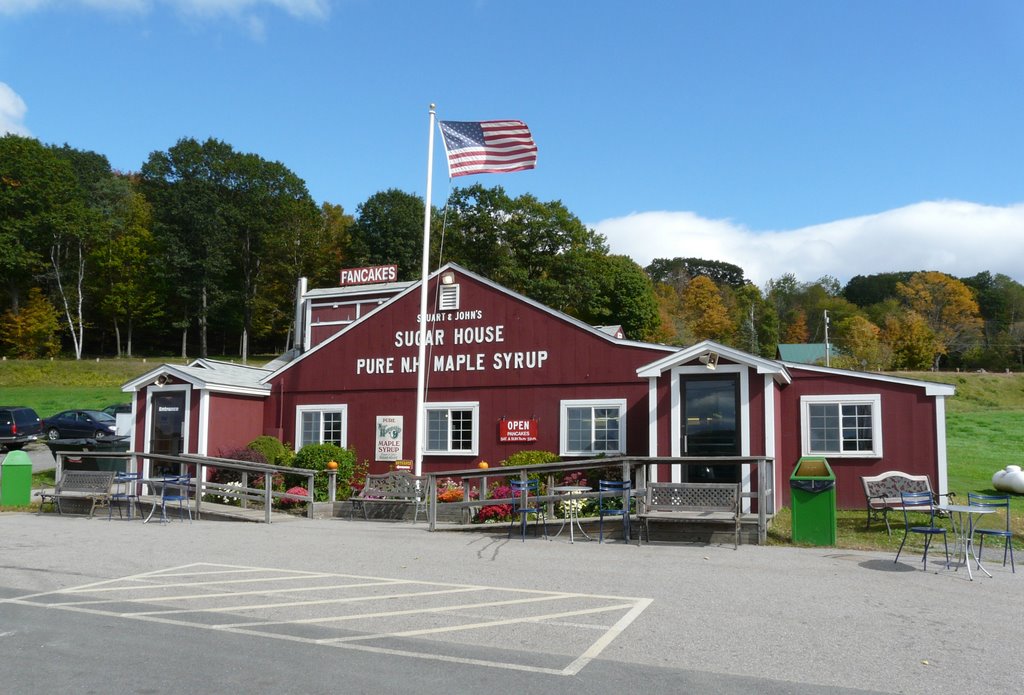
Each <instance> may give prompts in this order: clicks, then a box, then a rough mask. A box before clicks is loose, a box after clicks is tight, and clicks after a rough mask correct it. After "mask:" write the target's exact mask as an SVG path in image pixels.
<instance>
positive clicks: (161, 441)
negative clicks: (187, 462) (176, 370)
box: [149, 391, 185, 477]
mask: <svg viewBox="0 0 1024 695" xmlns="http://www.w3.org/2000/svg"><path fill="white" fill-rule="evenodd" d="M151 404H152V411H151V412H152V415H151V417H152V436H151V438H150V440H149V451H150V452H151V453H154V454H170V455H172V456H177V455H178V454H180V453H181V452H182V451H183V450H184V445H185V436H184V434H185V391H167V392H164V393H154V394H153V398H152V401H151ZM178 468H179V466H178V465H177V464H171V463H167V462H164V461H153V462H152V469H151V470H150V475H152V476H154V477H156V476H160V475H164V474H165V473H166V474H173V475H178V474H179V473H180V471H179V470H178Z"/></svg>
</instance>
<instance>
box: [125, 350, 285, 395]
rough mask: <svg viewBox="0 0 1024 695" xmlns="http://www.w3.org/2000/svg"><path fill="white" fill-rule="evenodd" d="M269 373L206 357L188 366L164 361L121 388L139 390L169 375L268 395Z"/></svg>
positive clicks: (216, 387)
mask: <svg viewBox="0 0 1024 695" xmlns="http://www.w3.org/2000/svg"><path fill="white" fill-rule="evenodd" d="M270 373H271V370H269V369H267V368H266V367H252V366H249V365H245V364H235V363H234V362H222V361H220V360H210V359H205V358H204V359H197V360H193V361H192V362H190V363H189V364H187V365H174V364H162V365H160V366H159V367H157V368H155V369H151V370H150V371H148V372H146V373H145V374H143V375H142V376H139V377H136V378H135V379H132V380H131V381H129V382H127V383H126V384H124V385H123V386H121V390H122V391H125V392H129V391H139V390H141V389H142V388H144V387H145V386H147V385H149V384H153V383H156V381H157V379H159V378H160V377H161V376H169V377H173V378H175V379H178V380H180V381H184V382H187V383H189V384H191V385H192V386H193V387H195V388H199V389H206V390H208V391H216V392H220V393H237V394H240V395H248V396H269V395H270V387H269V386H266V385H264V384H263V383H261V381H262V379H263V377H265V376H266V375H267V374H270Z"/></svg>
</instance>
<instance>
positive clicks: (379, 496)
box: [349, 471, 427, 523]
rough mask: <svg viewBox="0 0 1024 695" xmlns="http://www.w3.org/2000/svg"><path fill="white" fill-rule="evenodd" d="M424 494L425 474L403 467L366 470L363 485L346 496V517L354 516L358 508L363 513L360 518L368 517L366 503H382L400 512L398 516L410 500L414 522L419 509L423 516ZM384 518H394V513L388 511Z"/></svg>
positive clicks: (424, 506) (424, 511)
mask: <svg viewBox="0 0 1024 695" xmlns="http://www.w3.org/2000/svg"><path fill="white" fill-rule="evenodd" d="M426 495H427V479H426V477H425V476H421V475H413V474H412V473H407V472H405V471H391V472H389V473H381V474H378V475H373V474H370V475H367V476H366V482H365V484H364V485H363V489H362V490H360V491H359V493H358V494H356V495H354V496H353V497H352V498H351V499H350V502H351V503H352V513H351V514H350V516H349V518H352V517H354V516H355V513H356V510H357V509H358V510H359V511H361V512H362V513H363V518H364V519H366V520H367V521H369V519H370V516H369V513H368V512H367V509H366V507H367V505H384V506H385V507H390V508H392V509H393V510H400V512H401V514H402V517H400V518H404V516H405V510H406V509H407V508H408V506H409V505H410V504H414V505H416V511H415V513H414V514H413V519H412V520H413V523H416V521H417V520H418V519H419V515H420V511H421V510H422V511H423V513H424V518H426ZM388 518H395V514H390V515H389V516H388Z"/></svg>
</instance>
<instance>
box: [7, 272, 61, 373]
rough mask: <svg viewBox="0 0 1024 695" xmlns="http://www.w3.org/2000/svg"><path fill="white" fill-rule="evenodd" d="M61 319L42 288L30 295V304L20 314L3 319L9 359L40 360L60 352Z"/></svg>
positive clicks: (35, 288)
mask: <svg viewBox="0 0 1024 695" xmlns="http://www.w3.org/2000/svg"><path fill="white" fill-rule="evenodd" d="M59 330H60V317H59V315H58V314H57V310H56V309H54V307H53V305H52V304H50V302H49V301H48V300H47V299H46V297H45V296H44V295H43V291H42V290H41V289H39V288H38V287H33V288H32V289H30V290H29V292H28V301H27V302H26V303H25V304H24V305H23V306H21V307H20V308H19V309H18V310H17V311H15V310H14V309H8V310H7V311H5V312H4V314H3V315H2V316H0V346H2V352H3V354H4V355H6V356H7V357H15V358H21V359H39V358H49V357H56V356H57V354H58V353H59V352H60V339H59V338H58V336H57V333H58V331H59Z"/></svg>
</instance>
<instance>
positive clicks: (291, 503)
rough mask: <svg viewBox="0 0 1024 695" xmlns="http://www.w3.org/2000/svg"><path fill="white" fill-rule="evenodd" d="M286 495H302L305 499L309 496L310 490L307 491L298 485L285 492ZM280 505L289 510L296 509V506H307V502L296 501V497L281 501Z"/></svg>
mask: <svg viewBox="0 0 1024 695" xmlns="http://www.w3.org/2000/svg"><path fill="white" fill-rule="evenodd" d="M285 494H286V495H301V496H303V497H305V496H306V495H308V494H309V490H307V489H306V488H304V487H302V486H301V485H296V486H295V487H290V488H288V489H287V490H285ZM279 504H280V505H281V506H282V507H284V508H286V509H287V508H289V507H296V506H298V505H300V504H305V502H303V501H302V500H300V499H295V498H294V497H285V498H282V499H281V501H280V502H279Z"/></svg>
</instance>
